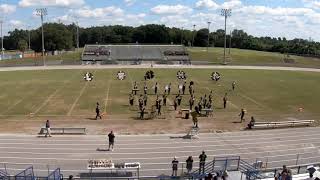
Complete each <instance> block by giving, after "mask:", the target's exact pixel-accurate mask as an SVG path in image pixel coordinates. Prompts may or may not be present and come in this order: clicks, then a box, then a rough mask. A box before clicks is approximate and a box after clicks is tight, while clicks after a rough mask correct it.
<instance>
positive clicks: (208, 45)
mask: <svg viewBox="0 0 320 180" xmlns="http://www.w3.org/2000/svg"><path fill="white" fill-rule="evenodd" d="M210 24H211V22H210V21H208V46H207V52H209V46H210Z"/></svg>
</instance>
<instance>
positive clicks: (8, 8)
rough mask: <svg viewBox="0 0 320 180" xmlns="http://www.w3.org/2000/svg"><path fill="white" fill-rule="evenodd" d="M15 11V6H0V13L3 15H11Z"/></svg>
mask: <svg viewBox="0 0 320 180" xmlns="http://www.w3.org/2000/svg"><path fill="white" fill-rule="evenodd" d="M15 11H16V6H15V5H10V4H0V12H1V13H4V14H11V13H14V12H15Z"/></svg>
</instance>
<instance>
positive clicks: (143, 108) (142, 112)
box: [140, 105, 146, 120]
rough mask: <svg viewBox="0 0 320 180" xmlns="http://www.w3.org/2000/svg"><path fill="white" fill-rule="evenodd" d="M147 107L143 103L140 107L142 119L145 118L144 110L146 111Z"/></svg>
mask: <svg viewBox="0 0 320 180" xmlns="http://www.w3.org/2000/svg"><path fill="white" fill-rule="evenodd" d="M145 110H146V109H145V107H144V106H143V105H142V107H141V109H140V119H141V120H143V119H144V111H145Z"/></svg>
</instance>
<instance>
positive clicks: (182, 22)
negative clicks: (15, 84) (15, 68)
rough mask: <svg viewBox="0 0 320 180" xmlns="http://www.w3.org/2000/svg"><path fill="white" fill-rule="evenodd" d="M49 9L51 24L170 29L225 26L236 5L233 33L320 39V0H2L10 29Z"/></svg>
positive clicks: (28, 24) (33, 23)
mask: <svg viewBox="0 0 320 180" xmlns="http://www.w3.org/2000/svg"><path fill="white" fill-rule="evenodd" d="M40 7H46V8H47V9H48V15H47V16H46V17H45V21H46V22H62V23H65V24H70V23H72V22H75V21H77V22H79V25H80V26H82V27H90V26H96V25H114V24H121V25H130V26H139V25H142V24H149V23H156V24H165V25H167V26H170V27H173V26H175V27H179V28H182V27H183V28H185V29H192V26H193V24H195V25H196V28H197V29H200V28H205V27H207V21H211V22H212V24H211V26H210V30H216V29H220V28H223V27H224V20H223V17H222V16H220V10H221V8H232V16H231V17H230V18H229V19H228V31H229V30H232V29H235V28H236V29H243V30H245V31H247V32H248V33H249V34H252V35H254V36H272V37H286V38H288V39H292V38H304V39H309V38H312V39H313V40H316V41H320V33H318V29H320V0H0V18H1V19H2V20H3V22H4V32H5V33H7V32H8V31H10V30H13V29H14V28H23V29H26V28H36V27H39V25H40V18H39V17H37V16H36V15H35V13H34V10H35V9H36V8H40Z"/></svg>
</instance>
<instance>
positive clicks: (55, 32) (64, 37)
mask: <svg viewBox="0 0 320 180" xmlns="http://www.w3.org/2000/svg"><path fill="white" fill-rule="evenodd" d="M76 32H77V26H76V25H75V24H70V25H64V24H62V23H46V24H44V33H45V50H46V51H55V50H71V49H74V48H75V47H76V44H77V35H76ZM208 32H209V31H208V29H200V30H198V31H191V30H183V29H179V28H169V27H166V26H164V25H156V24H149V25H142V26H139V27H130V26H120V25H115V26H100V27H89V28H79V44H80V47H83V46H84V45H85V44H128V43H141V44H184V45H185V46H198V47H206V46H208ZM29 34H30V39H31V49H32V50H35V51H37V52H41V51H42V44H41V28H38V29H34V30H30V31H27V30H22V29H15V30H13V31H10V32H9V33H8V36H5V37H4V48H5V49H6V50H16V49H18V50H21V51H25V50H27V49H28V40H29ZM231 37H232V38H231V47H232V48H239V49H251V50H258V51H270V52H280V53H290V54H297V55H309V56H318V55H320V43H319V42H314V41H311V40H305V39H293V40H287V39H286V38H283V37H278V38H275V37H254V36H252V35H249V34H247V33H246V32H244V31H243V30H237V29H236V30H233V31H232V33H231ZM227 38H228V41H227V47H229V43H230V41H229V38H230V35H229V33H228V35H227ZM209 46H210V47H224V30H222V29H218V30H217V31H214V32H210V34H209Z"/></svg>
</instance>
